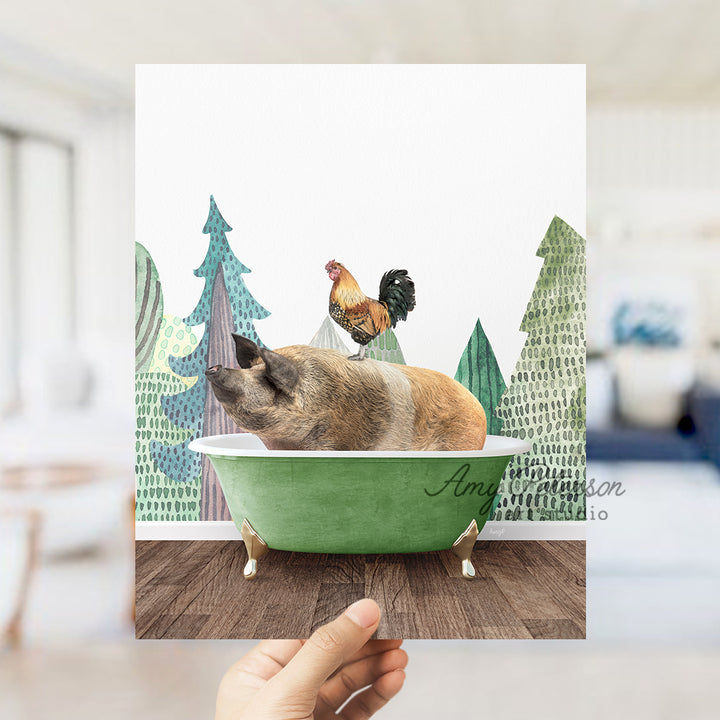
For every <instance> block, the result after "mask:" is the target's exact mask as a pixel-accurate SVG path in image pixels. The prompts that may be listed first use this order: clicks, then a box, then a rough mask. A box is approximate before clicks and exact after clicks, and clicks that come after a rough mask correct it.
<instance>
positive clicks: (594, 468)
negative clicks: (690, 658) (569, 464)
mask: <svg viewBox="0 0 720 720" xmlns="http://www.w3.org/2000/svg"><path fill="white" fill-rule="evenodd" d="M590 478H594V480H595V482H594V486H595V488H598V489H600V488H601V487H602V483H613V482H615V483H621V486H620V485H616V487H617V488H618V489H619V488H620V487H621V488H622V489H621V491H622V492H623V493H624V494H622V495H619V496H618V495H614V494H613V495H609V496H605V497H598V496H595V497H588V504H587V508H588V517H592V515H593V513H594V516H595V518H596V519H595V520H591V521H590V522H588V536H587V547H588V569H587V573H588V637H589V638H593V639H596V640H614V641H641V640H642V641H652V642H654V643H655V644H663V643H664V644H672V645H673V646H677V645H681V646H693V647H701V646H708V645H710V646H713V647H715V648H720V603H719V602H718V598H719V597H720V557H719V556H718V548H720V523H718V518H720V473H719V472H718V469H717V468H716V467H715V466H713V465H710V464H709V463H708V464H706V463H618V464H609V463H608V464H590V465H589V466H588V479H590ZM605 487H608V486H607V485H606V486H605ZM603 511H604V512H606V513H607V519H606V520H600V519H598V518H599V516H600V514H601V513H602V512H603Z"/></svg>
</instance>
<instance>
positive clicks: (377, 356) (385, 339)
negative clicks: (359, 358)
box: [367, 328, 405, 365]
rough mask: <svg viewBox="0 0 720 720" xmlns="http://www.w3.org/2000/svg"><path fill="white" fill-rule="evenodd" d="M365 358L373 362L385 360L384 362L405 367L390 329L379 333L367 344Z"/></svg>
mask: <svg viewBox="0 0 720 720" xmlns="http://www.w3.org/2000/svg"><path fill="white" fill-rule="evenodd" d="M367 357H369V358H372V359H373V360H385V362H391V363H396V364H397V365H405V357H404V356H403V351H402V348H401V347H400V343H399V342H398V339H397V336H396V335H395V333H394V332H393V331H392V329H391V328H388V329H387V330H386V331H385V332H384V333H380V335H378V336H377V337H374V338H373V339H372V340H371V341H370V342H369V343H368V345H367Z"/></svg>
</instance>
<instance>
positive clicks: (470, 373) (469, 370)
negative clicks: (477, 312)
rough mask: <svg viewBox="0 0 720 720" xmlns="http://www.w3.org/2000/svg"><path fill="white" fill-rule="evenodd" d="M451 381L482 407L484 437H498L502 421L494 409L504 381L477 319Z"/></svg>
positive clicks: (502, 391) (503, 389)
mask: <svg viewBox="0 0 720 720" xmlns="http://www.w3.org/2000/svg"><path fill="white" fill-rule="evenodd" d="M455 379H456V380H457V381H458V382H459V383H460V384H461V385H464V386H465V387H466V388H467V389H468V390H469V391H470V392H471V393H472V394H473V395H474V396H475V397H476V398H477V399H478V400H479V401H480V404H481V405H482V406H483V408H484V410H485V415H486V417H487V431H488V435H499V434H500V430H501V429H502V425H503V421H502V418H500V417H498V416H497V413H496V408H497V404H498V403H499V402H500V398H501V397H502V394H503V393H504V392H505V381H504V380H503V376H502V373H501V372H500V368H499V366H498V364H497V360H496V359H495V353H494V352H493V349H492V346H491V345H490V341H489V340H488V339H487V336H486V335H485V331H484V330H483V327H482V325H481V324H480V320H479V319H478V321H477V322H476V323H475V328H474V329H473V331H472V334H471V335H470V339H469V340H468V343H467V345H466V346H465V350H464V351H463V354H462V357H461V358H460V362H459V363H458V368H457V372H456V373H455Z"/></svg>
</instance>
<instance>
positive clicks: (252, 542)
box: [240, 518, 268, 580]
mask: <svg viewBox="0 0 720 720" xmlns="http://www.w3.org/2000/svg"><path fill="white" fill-rule="evenodd" d="M240 535H242V539H243V542H244V543H245V549H246V550H247V554H248V561H247V562H246V563H245V569H244V570H243V575H244V576H245V579H246V580H252V579H253V578H254V577H255V576H256V575H257V564H258V560H260V559H261V558H262V557H263V556H264V555H265V554H266V553H267V551H268V546H267V544H266V543H265V541H264V540H263V539H262V538H261V537H260V536H259V535H258V534H257V533H256V532H255V530H254V529H253V526H252V525H251V524H250V523H249V522H248V521H247V518H245V519H244V520H243V523H242V527H241V528H240Z"/></svg>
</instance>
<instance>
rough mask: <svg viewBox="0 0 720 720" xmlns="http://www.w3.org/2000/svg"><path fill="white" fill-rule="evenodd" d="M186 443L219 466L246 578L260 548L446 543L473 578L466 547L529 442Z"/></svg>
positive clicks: (378, 548) (388, 549) (237, 439)
mask: <svg viewBox="0 0 720 720" xmlns="http://www.w3.org/2000/svg"><path fill="white" fill-rule="evenodd" d="M190 448H191V449H192V450H195V451H197V452H202V453H205V454H207V455H208V457H209V458H210V461H211V462H212V464H213V467H214V468H215V471H216V472H217V475H218V478H219V480H220V484H221V486H222V489H223V492H224V494H225V499H226V500H227V504H228V507H229V508H230V513H231V515H232V517H233V520H234V522H235V524H236V525H237V526H238V528H240V530H241V533H242V535H243V539H244V540H245V542H246V544H247V545H248V555H249V557H250V562H249V563H248V567H247V568H246V576H248V577H252V576H253V575H254V571H255V570H256V568H257V562H256V561H257V560H258V559H259V557H260V556H261V555H262V554H264V552H265V550H266V547H271V548H274V549H277V550H290V551H297V552H313V553H405V552H428V551H431V550H442V549H447V548H451V547H452V548H453V549H454V550H455V552H456V554H457V555H458V556H459V557H460V558H461V560H462V561H463V570H464V572H465V571H467V572H465V574H466V576H468V577H472V575H474V572H472V571H471V568H472V566H471V565H470V563H469V553H468V552H467V549H468V548H470V549H471V548H472V544H473V543H474V542H475V538H476V537H477V534H478V532H479V531H480V529H482V526H483V525H484V524H485V520H486V518H487V516H488V513H489V511H490V509H491V507H492V503H493V500H494V498H495V495H496V494H497V490H498V485H499V483H500V480H501V478H502V475H503V473H504V472H505V468H506V467H507V465H508V463H509V462H510V459H511V458H512V457H513V455H516V454H518V453H524V452H527V451H528V450H530V445H529V444H528V443H526V442H523V441H522V440H516V439H514V438H507V437H501V436H497V435H489V436H488V437H487V439H486V442H485V447H484V449H483V450H478V451H466V452H412V451H398V452H386V451H382V452H381V451H378V452H355V451H345V452H340V451H338V452H326V451H313V452H307V451H292V450H267V449H266V448H265V446H264V445H263V444H262V442H261V441H260V439H259V438H257V437H255V436H253V435H249V434H236V435H215V436H210V437H204V438H199V439H197V440H194V441H193V442H192V443H191V444H190ZM465 555H467V557H464V556H465ZM253 560H254V561H255V562H252V561H253ZM466 561H467V563H466ZM468 573H469V574H468Z"/></svg>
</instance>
